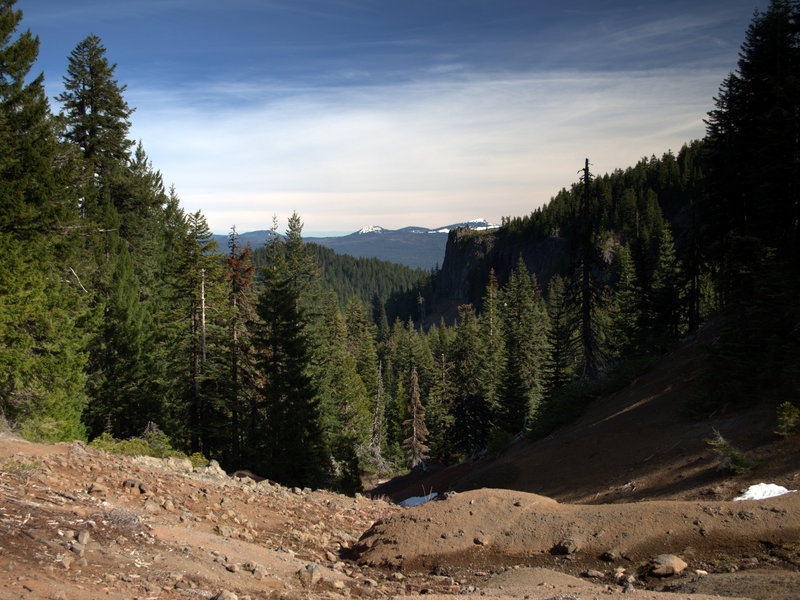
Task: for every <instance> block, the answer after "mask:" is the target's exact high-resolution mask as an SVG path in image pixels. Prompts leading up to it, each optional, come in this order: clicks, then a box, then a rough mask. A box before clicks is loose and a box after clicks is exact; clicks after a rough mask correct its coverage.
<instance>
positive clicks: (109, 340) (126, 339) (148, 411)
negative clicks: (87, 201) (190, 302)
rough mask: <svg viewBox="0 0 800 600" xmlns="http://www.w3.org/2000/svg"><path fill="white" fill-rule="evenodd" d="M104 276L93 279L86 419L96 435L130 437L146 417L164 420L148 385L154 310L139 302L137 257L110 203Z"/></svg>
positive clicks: (107, 207) (145, 423) (102, 272)
mask: <svg viewBox="0 0 800 600" xmlns="http://www.w3.org/2000/svg"><path fill="white" fill-rule="evenodd" d="M103 224H104V231H105V233H104V234H103V235H104V240H105V241H104V255H105V259H101V261H102V262H103V264H102V265H101V274H102V277H101V278H99V279H97V280H96V281H95V284H96V286H97V290H98V292H99V294H98V297H97V298H96V301H97V302H98V308H99V310H100V311H101V321H100V325H99V327H98V329H97V332H96V335H95V338H94V340H93V342H92V344H91V346H90V348H91V353H90V361H89V365H88V367H89V373H90V377H91V378H90V385H89V390H90V391H91V396H92V402H91V403H90V405H89V407H88V410H87V418H86V421H87V424H88V425H89V427H90V433H91V435H92V436H96V435H99V434H100V433H102V432H103V431H107V432H108V433H111V434H113V435H115V436H117V437H130V436H133V435H137V434H140V433H141V432H142V431H144V429H145V427H146V426H147V423H148V422H151V421H152V422H159V421H161V420H162V419H161V416H162V415H161V410H160V406H159V404H158V402H157V398H158V394H156V393H154V392H155V390H153V389H152V388H149V386H148V385H147V380H148V375H149V373H150V372H151V370H150V366H151V365H150V363H149V360H150V359H151V357H152V355H151V347H150V344H149V342H150V337H149V332H150V331H151V330H152V322H151V318H150V315H149V314H148V313H147V311H146V309H145V307H144V306H143V305H142V303H141V302H140V298H139V282H138V280H137V278H136V276H135V274H134V272H133V261H132V259H131V256H130V254H129V252H128V249H127V246H126V245H125V243H124V242H123V241H122V239H121V238H120V235H119V216H118V215H117V212H116V209H115V208H114V207H113V206H111V205H110V203H106V205H105V210H104V217H103Z"/></svg>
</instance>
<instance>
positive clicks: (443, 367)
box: [425, 353, 457, 463]
mask: <svg viewBox="0 0 800 600" xmlns="http://www.w3.org/2000/svg"><path fill="white" fill-rule="evenodd" d="M434 370H435V373H436V375H435V379H434V382H433V385H432V386H431V389H430V391H429V392H428V401H427V403H426V404H425V424H426V426H427V428H428V434H429V437H428V440H429V445H430V453H431V456H432V457H433V458H436V459H438V460H440V461H442V462H444V463H447V462H449V461H450V460H451V458H452V457H453V456H454V454H455V441H456V438H457V436H456V435H454V426H455V418H454V416H453V409H454V403H455V397H454V396H455V394H454V393H453V384H452V381H451V379H450V374H451V371H452V364H451V363H450V362H448V360H447V358H446V356H445V354H444V353H441V354H440V355H439V358H438V359H437V360H436V364H435V367H434Z"/></svg>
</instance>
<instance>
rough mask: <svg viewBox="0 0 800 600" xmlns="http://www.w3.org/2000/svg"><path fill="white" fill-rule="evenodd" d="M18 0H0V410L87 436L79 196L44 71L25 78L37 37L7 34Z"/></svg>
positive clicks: (34, 425)
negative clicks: (76, 230) (75, 231)
mask: <svg viewBox="0 0 800 600" xmlns="http://www.w3.org/2000/svg"><path fill="white" fill-rule="evenodd" d="M14 4H15V2H14V1H13V0H3V1H2V2H0V413H3V415H4V416H5V417H6V418H7V419H9V420H11V421H13V422H17V423H18V424H19V425H20V427H21V431H22V433H23V434H24V435H25V436H26V437H29V438H38V439H48V440H64V439H75V438H83V437H84V435H85V431H84V429H83V425H82V423H81V421H80V418H81V413H82V411H83V408H84V405H85V403H86V393H85V389H84V388H85V375H84V373H83V369H84V366H85V363H86V355H85V352H84V341H85V340H84V337H83V336H84V332H83V330H82V327H80V326H79V323H80V321H81V320H82V319H84V318H85V317H86V309H87V304H88V298H87V296H88V294H87V293H86V291H85V288H84V287H83V284H82V282H81V277H80V275H79V274H78V273H81V275H82V274H83V273H82V271H81V269H80V267H79V265H78V264H77V263H72V261H73V259H74V258H75V252H74V248H73V247H72V243H73V242H74V238H73V237H72V236H71V235H66V234H67V233H68V232H69V231H71V229H72V227H71V226H72V222H73V221H74V218H75V217H76V214H75V210H74V206H75V204H76V197H75V194H74V193H73V192H72V191H71V190H70V187H69V179H68V176H69V171H68V169H69V166H70V160H69V156H68V152H67V151H66V150H65V149H64V148H61V147H60V146H59V145H58V143H57V140H56V135H55V123H54V122H53V118H52V115H51V114H50V108H49V105H48V102H47V97H46V95H45V92H44V85H43V81H44V78H43V76H42V75H39V76H37V77H34V78H32V79H30V80H28V79H29V78H28V75H29V73H30V70H31V68H32V66H33V63H34V61H35V60H36V56H37V54H38V47H39V41H38V39H37V38H35V37H33V36H32V35H31V33H30V31H26V32H24V33H22V34H20V35H19V37H17V38H16V39H12V38H13V36H14V34H15V31H16V29H17V27H18V25H19V23H20V21H21V19H22V13H21V11H15V10H14ZM71 263H72V264H71ZM73 267H75V268H73ZM76 269H77V272H76Z"/></svg>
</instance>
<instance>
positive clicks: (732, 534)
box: [356, 490, 800, 570]
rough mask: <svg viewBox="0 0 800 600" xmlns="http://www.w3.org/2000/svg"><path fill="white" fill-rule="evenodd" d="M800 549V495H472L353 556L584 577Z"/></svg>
mask: <svg viewBox="0 0 800 600" xmlns="http://www.w3.org/2000/svg"><path fill="white" fill-rule="evenodd" d="M799 540H800V494H797V493H790V494H785V495H783V496H779V497H777V498H771V499H767V500H758V501H744V502H677V501H659V502H637V503H633V504H606V505H574V504H559V503H557V502H555V501H553V500H551V499H549V498H543V497H541V496H537V495H533V494H525V493H521V492H511V491H507V490H476V491H471V492H466V493H463V494H454V495H451V496H450V497H448V498H447V499H446V500H443V501H439V502H428V503H426V504H424V505H422V506H419V507H416V508H413V509H409V510H406V511H403V512H401V513H398V514H396V515H394V516H392V517H391V518H389V519H386V520H384V521H382V522H380V523H377V524H376V525H375V526H373V528H372V529H371V530H370V531H369V532H368V533H367V534H365V535H364V537H362V539H361V540H360V542H359V543H358V545H357V546H356V552H357V554H358V556H359V559H360V561H361V562H363V563H365V564H370V565H372V566H380V567H389V568H411V569H415V570H436V569H437V568H439V567H440V566H441V565H444V564H447V565H469V566H471V567H477V568H491V567H497V566H509V565H519V564H526V565H534V566H545V565H547V566H550V565H553V563H554V562H559V561H563V560H564V557H568V558H567V560H568V561H569V562H570V563H571V564H572V565H577V566H580V567H581V568H606V569H607V568H613V567H616V566H620V565H622V566H625V567H629V566H631V565H640V566H646V565H647V564H648V561H650V559H652V558H654V557H655V556H657V555H659V554H679V555H681V556H684V557H685V559H686V560H687V562H688V563H689V565H690V566H695V567H696V568H702V569H704V568H707V567H710V566H712V563H713V562H714V561H715V560H716V559H717V558H718V557H720V556H722V555H724V556H725V557H726V559H732V558H741V557H745V556H748V557H749V556H756V555H768V554H769V551H770V550H772V549H775V548H783V547H791V546H792V545H794V544H796V543H797V542H798V541H799ZM398 557H400V558H398Z"/></svg>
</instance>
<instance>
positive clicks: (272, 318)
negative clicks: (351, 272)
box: [255, 224, 325, 486]
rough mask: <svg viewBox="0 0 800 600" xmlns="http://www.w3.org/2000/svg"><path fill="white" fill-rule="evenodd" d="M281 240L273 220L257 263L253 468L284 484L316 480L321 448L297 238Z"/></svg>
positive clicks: (319, 472) (315, 482) (321, 460)
mask: <svg viewBox="0 0 800 600" xmlns="http://www.w3.org/2000/svg"><path fill="white" fill-rule="evenodd" d="M293 234H294V237H293V238H290V236H287V240H289V239H292V243H291V245H289V241H286V242H284V240H283V239H282V238H281V237H280V236H279V235H278V232H277V224H276V225H274V226H273V229H272V230H271V231H270V236H269V239H268V240H267V251H268V262H267V264H266V265H265V266H264V267H262V269H261V273H262V277H263V289H262V292H261V294H260V296H259V298H258V303H257V307H256V311H257V314H258V316H259V318H260V321H261V328H260V331H259V332H258V334H257V336H256V338H255V339H256V349H257V356H258V366H259V369H260V371H261V373H262V376H263V383H262V385H261V387H260V389H259V392H260V395H261V401H262V406H263V409H262V423H261V425H260V428H259V429H260V433H261V436H260V440H259V441H260V444H259V445H258V446H257V450H258V452H259V456H258V460H257V462H256V463H255V466H256V468H257V469H258V470H259V472H261V473H263V474H264V475H266V476H267V477H270V478H272V479H275V480H277V481H280V482H282V483H284V484H287V485H312V486H313V485H318V484H319V483H320V482H321V481H322V476H323V467H324V462H325V460H324V449H323V446H322V443H323V440H322V433H321V431H320V424H319V423H320V413H319V406H318V403H317V397H318V396H317V393H316V390H315V389H314V386H313V381H312V379H311V377H310V376H309V374H308V371H307V365H308V364H309V362H310V359H311V344H310V341H309V338H308V317H307V314H306V312H305V307H304V305H303V302H302V297H301V294H302V292H303V291H304V290H303V285H302V283H303V281H302V277H303V273H302V272H292V270H291V268H290V265H300V266H301V267H302V266H304V260H303V257H300V256H291V253H292V252H302V239H297V238H298V237H299V235H300V233H299V231H295V232H293Z"/></svg>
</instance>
